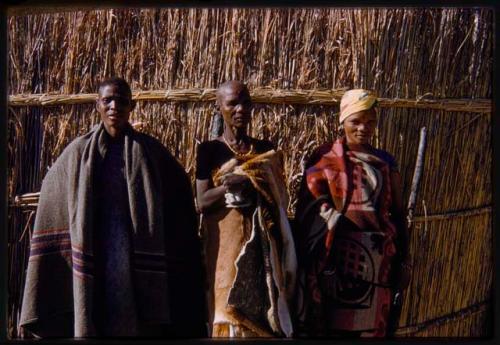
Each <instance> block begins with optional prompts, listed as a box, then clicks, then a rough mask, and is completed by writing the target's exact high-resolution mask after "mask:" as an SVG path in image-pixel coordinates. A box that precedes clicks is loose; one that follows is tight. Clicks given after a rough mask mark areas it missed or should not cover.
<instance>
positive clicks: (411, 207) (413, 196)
mask: <svg viewBox="0 0 500 345" xmlns="http://www.w3.org/2000/svg"><path fill="white" fill-rule="evenodd" d="M426 139H427V129H426V128H425V127H422V128H421V129H420V140H419V143H418V151H417V160H416V162H415V170H414V171H413V180H412V182H411V190H410V198H409V200H408V216H407V221H408V228H409V229H410V228H411V225H412V222H413V212H414V211H415V204H416V201H417V192H418V187H419V186H420V178H421V176H422V170H423V169H424V155H425V146H426V143H427V140H426Z"/></svg>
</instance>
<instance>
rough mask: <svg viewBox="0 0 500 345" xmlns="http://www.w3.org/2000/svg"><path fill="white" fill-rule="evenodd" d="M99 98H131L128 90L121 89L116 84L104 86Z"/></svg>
mask: <svg viewBox="0 0 500 345" xmlns="http://www.w3.org/2000/svg"><path fill="white" fill-rule="evenodd" d="M99 96H100V97H101V98H102V97H113V96H119V97H123V98H129V97H130V95H129V92H128V90H125V89H124V88H121V87H119V86H118V85H114V84H108V85H104V86H102V87H101V88H100V89H99Z"/></svg>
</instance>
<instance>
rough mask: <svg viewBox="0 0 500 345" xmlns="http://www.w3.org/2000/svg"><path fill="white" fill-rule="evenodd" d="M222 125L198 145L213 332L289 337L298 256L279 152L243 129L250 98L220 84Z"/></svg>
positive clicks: (240, 87) (238, 86)
mask: <svg viewBox="0 0 500 345" xmlns="http://www.w3.org/2000/svg"><path fill="white" fill-rule="evenodd" d="M217 105H218V107H219V110H220V112H221V114H222V117H223V119H224V131H223V133H222V135H220V136H218V137H217V138H216V139H214V140H211V141H207V142H203V143H201V144H200V145H199V147H198V153H197V167H196V190H197V203H198V208H199V209H200V211H201V212H202V228H203V229H202V239H203V242H204V253H205V264H206V269H207V279H208V284H209V289H208V290H209V291H208V305H209V307H208V308H209V314H210V315H209V319H210V328H211V330H212V337H283V336H286V337H290V336H291V335H292V324H291V315H290V304H289V302H290V300H291V298H292V295H293V290H294V284H295V270H296V258H295V248H294V244H293V239H292V234H291V230H290V225H289V223H288V218H287V215H286V207H287V204H288V196H287V194H286V188H285V185H284V179H283V172H282V156H281V154H280V153H278V152H276V151H274V150H273V145H272V144H271V143H270V142H269V141H265V140H257V139H254V138H251V137H249V136H248V135H247V134H246V130H247V125H248V123H249V121H250V111H251V106H252V102H251V99H250V94H249V92H248V89H247V87H246V86H245V85H244V84H242V83H240V82H237V81H229V82H226V83H224V84H222V85H221V86H220V88H219V90H218V92H217Z"/></svg>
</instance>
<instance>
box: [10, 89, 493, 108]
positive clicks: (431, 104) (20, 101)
mask: <svg viewBox="0 0 500 345" xmlns="http://www.w3.org/2000/svg"><path fill="white" fill-rule="evenodd" d="M344 92H345V89H338V90H300V89H296V90H284V89H270V88H256V89H253V90H251V91H250V94H251V96H252V100H253V101H254V102H255V103H268V104H307V105H337V104H339V102H340V98H341V97H342V95H343V94H344ZM215 93H216V89H201V88H194V89H170V90H150V91H137V90H136V91H134V92H133V93H132V98H134V99H135V100H137V101H157V102H213V101H215ZM96 98H97V94H96V93H81V94H69V95H64V94H50V93H49V94H20V95H10V96H9V106H11V107H20V106H57V105H72V104H87V103H93V102H95V100H96ZM378 101H379V105H380V106H381V107H383V108H414V109H435V110H443V111H459V112H473V113H491V108H492V106H491V100H490V99H421V98H419V99H403V98H395V99H389V98H379V99H378Z"/></svg>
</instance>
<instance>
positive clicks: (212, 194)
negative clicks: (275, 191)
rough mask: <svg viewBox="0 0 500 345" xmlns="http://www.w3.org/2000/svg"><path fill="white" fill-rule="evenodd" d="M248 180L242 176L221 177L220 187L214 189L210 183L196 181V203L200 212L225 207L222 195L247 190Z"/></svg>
mask: <svg viewBox="0 0 500 345" xmlns="http://www.w3.org/2000/svg"><path fill="white" fill-rule="evenodd" d="M249 182H250V181H249V179H248V177H246V176H243V175H235V174H228V175H225V176H224V177H223V182H222V185H220V186H218V187H214V186H213V184H212V181H210V180H209V179H206V180H196V201H197V203H198V207H199V208H200V211H201V212H207V211H210V209H212V208H214V207H221V206H225V202H224V194H225V193H227V192H232V191H236V190H241V189H245V188H248V187H249V186H250V183H249Z"/></svg>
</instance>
